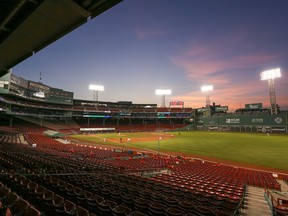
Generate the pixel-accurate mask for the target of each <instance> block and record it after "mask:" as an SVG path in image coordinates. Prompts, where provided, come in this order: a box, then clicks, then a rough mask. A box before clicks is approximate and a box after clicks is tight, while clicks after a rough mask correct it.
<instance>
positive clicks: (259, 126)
mask: <svg viewBox="0 0 288 216" xmlns="http://www.w3.org/2000/svg"><path fill="white" fill-rule="evenodd" d="M287 121H288V115H287V113H280V114H278V115H270V114H269V113H263V114H257V115H237V114H225V115H223V116H217V115H216V116H212V117H199V118H197V120H196V126H197V128H198V130H218V131H240V132H272V133H273V132H274V133H276V132H278V133H287V126H288V125H287Z"/></svg>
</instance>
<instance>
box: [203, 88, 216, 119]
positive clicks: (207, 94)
mask: <svg viewBox="0 0 288 216" xmlns="http://www.w3.org/2000/svg"><path fill="white" fill-rule="evenodd" d="M212 90H213V86H212V85H206V86H202V87H201V91H202V92H205V94H206V112H205V115H206V116H207V117H209V116H210V115H211V112H210V92H211V91H212Z"/></svg>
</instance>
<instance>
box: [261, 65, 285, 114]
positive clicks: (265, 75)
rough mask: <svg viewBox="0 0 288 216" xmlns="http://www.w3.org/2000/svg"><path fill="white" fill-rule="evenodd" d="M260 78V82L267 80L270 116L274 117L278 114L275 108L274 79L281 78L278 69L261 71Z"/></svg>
mask: <svg viewBox="0 0 288 216" xmlns="http://www.w3.org/2000/svg"><path fill="white" fill-rule="evenodd" d="M260 76H261V80H268V84H269V95H270V104H271V114H272V115H276V114H277V113H278V108H277V103H276V93H275V82H274V79H275V78H279V77H281V72H280V68H276V69H272V70H267V71H263V72H261V73H260Z"/></svg>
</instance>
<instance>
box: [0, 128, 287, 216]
mask: <svg viewBox="0 0 288 216" xmlns="http://www.w3.org/2000/svg"><path fill="white" fill-rule="evenodd" d="M1 133H3V132H1ZM4 133H5V132H4ZM10 135H11V136H13V134H10ZM25 138H26V141H27V142H28V143H29V144H30V145H23V144H19V143H15V142H13V141H12V140H10V139H9V140H8V141H9V142H6V141H5V142H3V141H2V142H0V168H1V170H0V171H1V173H0V175H1V178H0V179H1V183H0V201H1V202H2V203H4V205H3V208H2V209H3V211H4V212H5V211H8V210H7V209H10V210H11V211H16V210H15V209H18V210H17V211H22V212H27V211H31V212H32V211H33V212H34V214H35V215H39V212H40V213H42V215H187V216H188V215H239V214H240V212H241V208H242V206H243V202H244V200H245V188H246V185H253V186H257V187H262V188H266V189H268V188H269V189H271V190H276V191H281V187H280V185H279V183H278V182H277V181H276V179H275V178H274V177H273V176H272V174H271V173H267V172H262V171H254V170H248V169H244V168H237V167H231V166H226V165H223V164H218V163H212V162H207V161H202V160H196V159H190V158H179V157H171V156H160V155H147V154H146V155H142V156H141V155H139V154H136V153H133V152H126V151H123V150H117V149H107V148H106V149H104V148H100V147H95V146H88V145H79V144H61V143H60V142H57V141H56V140H52V139H51V138H49V137H44V136H42V135H39V134H38V135H37V134H26V135H25ZM10 141H11V142H10ZM32 144H36V147H32ZM285 178H286V179H288V177H285ZM8 194H11V197H12V194H13V197H14V198H13V199H14V200H17V202H16V201H15V202H12V204H10V205H8V204H7V203H8V201H9V200H10V199H12V198H9V199H8ZM18 200H19V203H21V205H20V204H17V205H16V203H18ZM20 200H21V201H20ZM15 205H16V206H15ZM17 206H20V207H17ZM13 209H14V210H13ZM19 209H20V210H19Z"/></svg>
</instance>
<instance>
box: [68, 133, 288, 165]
mask: <svg viewBox="0 0 288 216" xmlns="http://www.w3.org/2000/svg"><path fill="white" fill-rule="evenodd" d="M172 134H173V138H172V136H171V135H172ZM159 136H161V137H162V139H161V140H160V141H159V150H160V152H169V153H171V152H174V154H175V155H177V153H178V154H179V155H187V156H188V155H190V154H192V155H197V156H199V157H201V156H205V157H209V158H218V159H221V160H226V161H231V162H237V163H245V164H251V165H256V166H262V167H267V168H273V169H278V170H286V171H288V163H287V162H288V160H287V159H288V157H287V153H288V142H287V141H288V136H287V135H274V134H272V135H270V136H267V135H266V134H250V133H224V132H181V135H179V133H178V132H173V133H169V134H168V133H163V134H155V133H150V134H148V133H127V134H126V133H125V134H120V135H119V134H97V137H95V136H87V135H75V136H73V137H74V138H77V139H81V140H84V141H89V142H95V143H101V144H104V143H103V140H104V138H106V144H109V145H115V146H119V147H125V148H133V147H134V148H135V147H136V148H144V149H150V150H154V151H156V152H157V151H158V138H159ZM165 136H169V138H168V139H165ZM170 136H171V137H170ZM120 137H122V139H123V141H124V143H123V144H120V143H119V140H120ZM128 137H129V138H131V142H130V143H127V142H126V140H127V138H128ZM148 137H150V141H147V140H140V139H145V138H148ZM138 140H139V141H138Z"/></svg>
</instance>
